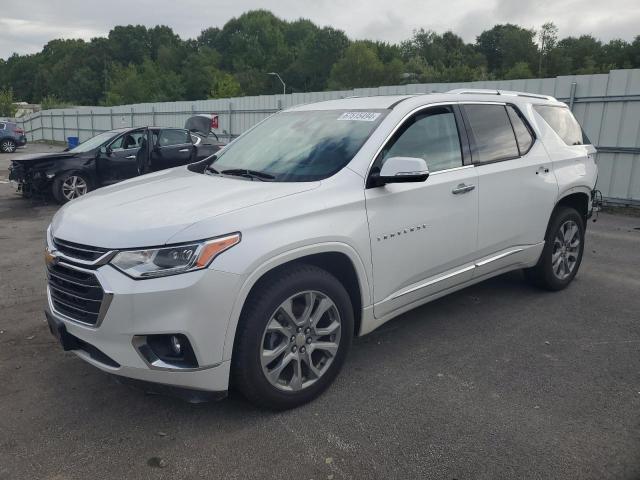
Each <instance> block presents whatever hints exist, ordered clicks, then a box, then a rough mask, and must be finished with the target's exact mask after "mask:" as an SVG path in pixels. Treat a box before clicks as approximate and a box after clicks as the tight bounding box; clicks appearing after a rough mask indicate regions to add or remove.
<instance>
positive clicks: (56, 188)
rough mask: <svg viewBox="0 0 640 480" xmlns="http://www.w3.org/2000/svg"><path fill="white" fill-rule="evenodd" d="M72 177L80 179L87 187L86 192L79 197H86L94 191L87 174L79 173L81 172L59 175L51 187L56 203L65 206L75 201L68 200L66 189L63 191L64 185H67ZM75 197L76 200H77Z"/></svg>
mask: <svg viewBox="0 0 640 480" xmlns="http://www.w3.org/2000/svg"><path fill="white" fill-rule="evenodd" d="M72 177H77V178H78V179H80V180H81V181H82V182H84V184H85V185H86V189H85V190H84V193H82V194H81V195H78V196H77V197H79V196H82V195H86V194H87V193H89V192H90V191H91V190H92V184H91V181H90V180H89V178H88V177H87V175H86V174H84V173H79V172H64V173H62V174H60V175H58V176H57V177H56V178H55V179H54V180H53V184H52V187H51V192H52V193H53V198H55V200H56V202H58V203H59V204H60V205H63V204H65V203H67V202H68V201H70V200H73V198H68V196H67V195H65V192H64V189H63V185H64V184H65V182H66V181H67V180H69V179H70V178H72ZM77 197H75V198H77Z"/></svg>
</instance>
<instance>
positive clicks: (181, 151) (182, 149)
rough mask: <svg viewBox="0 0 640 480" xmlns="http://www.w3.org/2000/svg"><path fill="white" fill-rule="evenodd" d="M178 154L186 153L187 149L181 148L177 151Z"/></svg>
mask: <svg viewBox="0 0 640 480" xmlns="http://www.w3.org/2000/svg"><path fill="white" fill-rule="evenodd" d="M178 151H179V152H180V153H184V152H188V151H189V149H188V148H181V149H180V150H178Z"/></svg>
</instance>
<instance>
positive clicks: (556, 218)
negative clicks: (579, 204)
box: [524, 207, 585, 291]
mask: <svg viewBox="0 0 640 480" xmlns="http://www.w3.org/2000/svg"><path fill="white" fill-rule="evenodd" d="M567 222H573V223H574V224H575V225H576V226H577V228H578V233H577V238H579V241H580V244H579V245H578V247H577V248H576V250H577V252H576V253H575V254H573V253H569V252H567V254H566V255H567V258H568V259H570V258H571V257H572V256H575V263H574V264H573V266H572V268H571V270H570V272H569V273H568V275H566V276H564V277H563V278H561V277H560V276H559V275H558V274H557V273H556V271H555V269H554V265H553V257H554V255H560V256H562V252H561V251H560V250H561V248H560V250H559V249H558V247H557V245H558V244H557V243H556V237H557V236H558V235H559V234H560V229H561V228H563V227H564V226H566V225H571V224H570V223H567ZM584 232H585V219H584V217H583V216H582V215H580V214H579V213H578V211H577V210H575V209H574V208H571V207H559V208H557V209H556V211H555V212H554V214H553V217H552V218H551V220H550V222H549V227H548V229H547V233H546V235H545V239H544V240H545V245H544V249H543V250H542V254H541V255H540V260H538V263H537V265H536V266H535V267H532V268H528V269H525V271H524V273H525V277H526V278H527V280H528V281H529V282H530V283H532V284H533V285H535V286H537V287H539V288H543V289H545V290H551V291H557V290H562V289H563V288H566V287H567V285H569V284H570V283H571V281H572V280H573V279H574V277H575V276H576V274H577V273H578V269H579V268H580V263H581V262H582V254H583V252H584ZM566 248H567V247H566V246H565V249H566ZM560 263H562V259H561V261H560ZM560 267H561V270H562V273H561V275H564V274H565V273H566V271H567V270H565V268H566V267H564V266H562V265H561V266H560Z"/></svg>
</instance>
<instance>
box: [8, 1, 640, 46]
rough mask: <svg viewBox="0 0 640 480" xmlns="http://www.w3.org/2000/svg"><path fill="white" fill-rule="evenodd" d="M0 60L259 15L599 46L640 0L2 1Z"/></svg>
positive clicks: (362, 33)
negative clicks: (545, 27) (80, 41)
mask: <svg viewBox="0 0 640 480" xmlns="http://www.w3.org/2000/svg"><path fill="white" fill-rule="evenodd" d="M2 4H3V5H2V6H0V57H1V58H7V57H8V56H10V55H11V54H12V53H13V52H18V53H33V52H37V51H39V50H40V49H41V48H42V47H43V45H44V44H45V43H47V42H48V41H49V40H51V39H54V38H84V39H86V40H89V39H90V38H92V37H95V36H105V35H106V34H107V33H108V32H109V30H110V29H111V28H112V27H113V26H115V25H127V24H143V25H146V26H154V25H157V24H164V25H169V26H170V27H172V28H173V30H174V31H175V32H176V33H178V34H179V35H180V36H181V37H182V38H192V37H196V36H197V35H198V34H199V33H200V31H201V30H202V29H204V28H206V27H209V26H218V27H221V26H222V25H224V23H225V22H226V21H227V20H229V19H230V18H232V17H235V16H238V15H240V14H242V13H243V12H245V11H247V10H251V9H256V8H265V9H268V10H271V11H272V12H274V13H275V14H276V15H278V16H279V17H281V18H285V19H290V20H293V19H297V18H300V17H304V18H309V19H311V20H312V21H314V22H315V23H317V24H319V25H322V26H324V25H331V26H334V27H337V28H340V29H342V30H344V31H345V32H346V33H347V35H348V36H349V37H350V38H352V39H356V38H370V39H378V40H386V41H390V42H398V41H400V40H404V39H406V38H408V37H409V36H410V35H411V32H412V31H413V30H414V29H417V28H421V27H422V28H425V29H431V30H435V31H437V32H444V31H446V30H452V31H454V32H456V33H457V34H459V35H461V36H462V37H463V38H464V39H465V40H466V41H469V42H471V41H473V40H474V39H475V37H476V35H478V34H479V33H480V32H482V31H483V30H485V29H487V28H490V27H492V26H493V25H495V24H496V23H505V22H511V23H517V24H519V25H522V26H525V27H530V28H535V27H538V26H540V25H541V24H542V23H544V22H546V21H553V22H554V23H555V24H556V25H557V26H558V27H559V29H560V32H559V34H560V37H564V36H568V35H579V34H585V33H590V34H592V35H594V36H596V37H598V38H600V39H602V40H605V41H607V40H610V39H612V38H623V39H625V40H631V39H633V37H635V36H636V35H638V34H640V0H533V1H532V0H482V1H478V0H277V1H276V0H272V1H258V0H233V1H227V0H216V1H207V0H108V1H106V0H22V1H15V0H13V1H12V0H2Z"/></svg>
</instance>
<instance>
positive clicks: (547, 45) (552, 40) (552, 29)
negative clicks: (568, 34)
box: [538, 22, 558, 77]
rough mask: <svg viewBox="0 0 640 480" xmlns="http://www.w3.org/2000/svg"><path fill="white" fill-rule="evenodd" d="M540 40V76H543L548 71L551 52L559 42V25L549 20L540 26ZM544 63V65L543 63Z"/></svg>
mask: <svg viewBox="0 0 640 480" xmlns="http://www.w3.org/2000/svg"><path fill="white" fill-rule="evenodd" d="M538 42H539V43H540V54H539V61H538V76H540V77H541V76H542V75H543V72H544V71H546V67H547V62H546V61H545V60H546V59H548V57H549V53H550V52H551V51H552V50H553V49H554V48H555V47H556V44H557V43H558V27H556V26H555V24H554V23H553V22H547V23H545V24H543V25H542V27H540V31H539V32H538ZM543 63H544V65H543Z"/></svg>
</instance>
